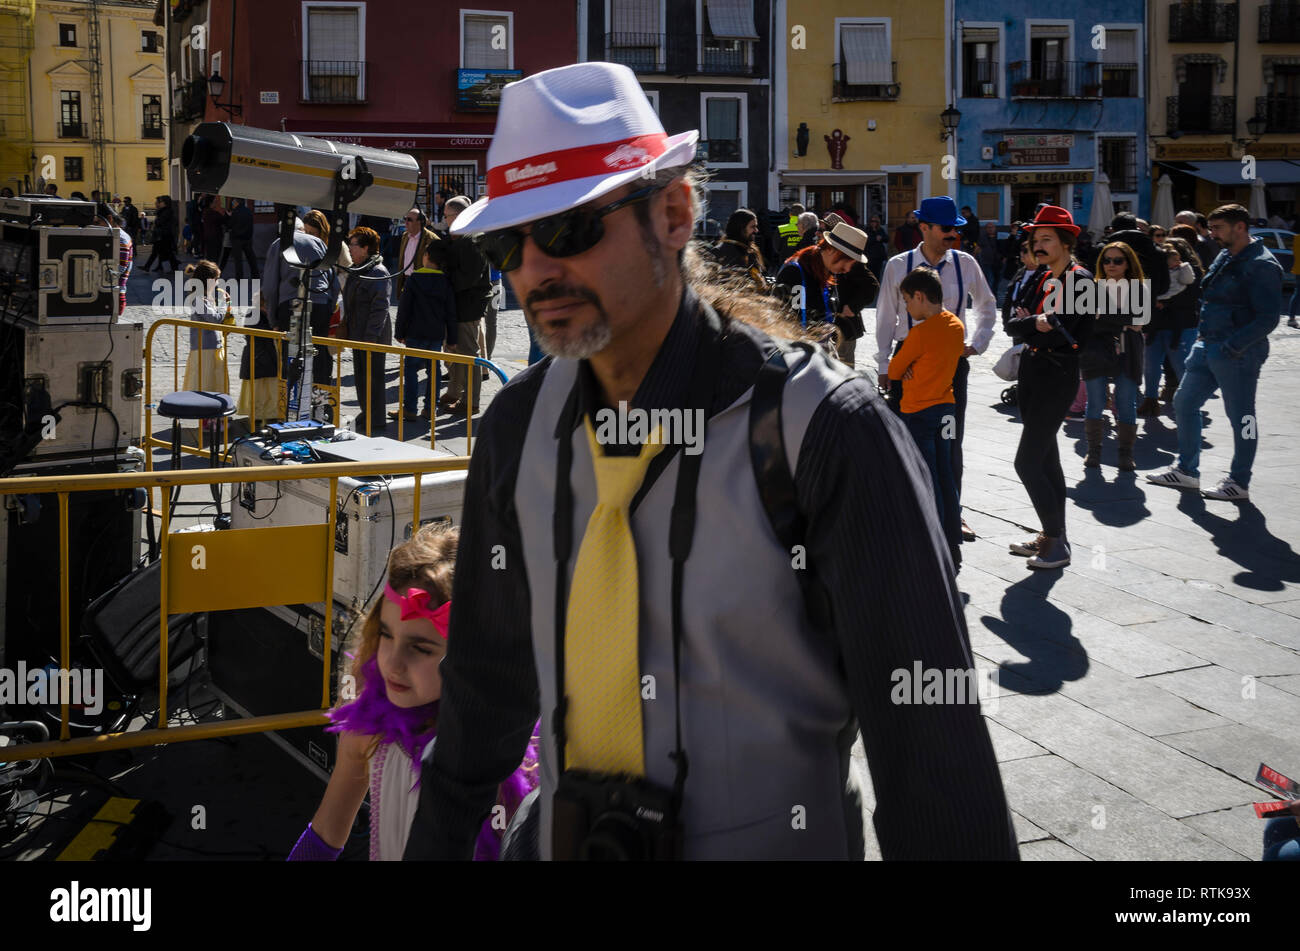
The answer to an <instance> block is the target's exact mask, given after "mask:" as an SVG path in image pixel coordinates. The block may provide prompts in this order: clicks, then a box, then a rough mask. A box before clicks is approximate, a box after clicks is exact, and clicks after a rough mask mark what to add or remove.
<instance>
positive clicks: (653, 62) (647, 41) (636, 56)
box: [605, 33, 668, 73]
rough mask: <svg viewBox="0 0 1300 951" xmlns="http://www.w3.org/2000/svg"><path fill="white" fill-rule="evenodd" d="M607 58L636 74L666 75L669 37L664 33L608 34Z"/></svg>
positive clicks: (606, 38)
mask: <svg viewBox="0 0 1300 951" xmlns="http://www.w3.org/2000/svg"><path fill="white" fill-rule="evenodd" d="M605 56H606V59H608V60H609V62H611V63H622V64H623V65H624V66H626V67H627V68H628V69H630V70H632V71H633V72H634V73H666V72H668V37H667V36H666V35H665V34H663V33H606V34H605Z"/></svg>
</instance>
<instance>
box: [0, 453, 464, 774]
mask: <svg viewBox="0 0 1300 951" xmlns="http://www.w3.org/2000/svg"><path fill="white" fill-rule="evenodd" d="M468 466H469V457H468V456H448V457H447V458H446V459H437V460H428V459H421V460H416V461H410V462H401V461H393V462H372V463H364V464H362V463H353V462H325V463H315V464H312V465H310V466H249V467H245V468H241V469H238V470H236V469H229V468H226V469H190V470H185V469H176V470H159V471H155V472H143V473H112V472H109V473H99V474H95V475H73V476H27V477H24V478H16V479H0V496H5V495H25V494H28V493H50V492H53V493H57V495H58V500H59V598H60V604H59V658H60V664H61V666H62V668H63V669H64V670H67V669H69V665H70V662H71V652H72V648H71V632H70V627H71V618H70V606H69V604H68V597H69V596H68V577H69V573H68V570H69V566H68V496H69V494H70V493H72V492H96V491H105V490H114V489H147V490H148V492H149V499H150V505H152V502H153V491H154V489H158V490H159V492H160V493H161V497H162V498H166V490H168V489H171V488H174V487H176V486H185V485H211V484H213V483H228V482H235V481H238V482H241V483H242V482H291V481H296V480H300V479H321V478H325V479H329V482H330V498H329V505H328V508H327V512H326V523H325V525H324V526H319V525H315V526H313V525H309V526H302V527H301V528H300V529H299V528H290V529H287V530H286V529H284V528H279V529H274V528H272V529H266V528H261V529H243V530H228V531H224V532H216V533H212V534H205V535H202V536H200V535H186V536H185V537H184V539H183V540H184V541H185V542H190V543H201V544H204V545H211V544H213V543H214V541H213V540H214V539H220V540H218V541H216V542H215V544H216V545H217V546H218V549H219V550H224V551H226V552H227V553H228V554H231V553H234V554H235V555H237V556H239V557H242V555H239V553H241V552H242V553H247V552H248V551H249V550H250V548H249V546H248V544H247V537H248V536H247V534H246V533H254V532H270V533H276V532H279V533H280V534H279V535H268V536H265V537H266V538H274V539H277V540H279V541H281V542H284V543H285V544H288V545H291V546H297V545H301V542H302V538H301V537H300V536H310V537H311V538H313V539H315V540H316V541H317V543H319V544H320V545H322V546H323V548H324V551H323V552H321V553H319V554H320V555H322V556H323V561H322V560H321V559H320V558H318V557H316V555H315V554H313V555H312V556H311V557H310V558H309V559H307V560H308V561H310V563H311V564H312V565H314V566H315V568H316V570H317V573H318V575H319V574H320V573H323V574H324V578H323V580H318V581H317V582H312V581H310V579H306V578H305V577H304V576H302V575H299V576H298V577H296V579H295V581H294V585H295V590H294V591H292V592H290V593H291V594H294V595H295V596H297V595H314V594H320V595H321V597H320V598H319V600H320V601H321V602H323V603H324V604H325V605H327V606H328V605H330V604H331V603H332V601H333V598H334V545H333V543H332V539H333V538H334V523H335V518H336V513H337V502H338V480H339V478H340V477H342V476H349V477H354V478H355V477H360V476H378V475H389V476H392V475H412V476H414V477H415V505H414V511H413V512H412V524H413V525H419V524H420V477H421V475H422V474H423V473H425V472H447V471H450V470H453V469H465V468H468ZM168 509H169V507H168V506H167V505H163V506H162V508H161V516H162V528H161V538H162V542H163V544H162V556H161V565H160V568H161V571H160V574H161V576H162V577H161V581H160V584H161V599H160V602H159V657H158V679H159V684H158V719H157V725H156V726H155V727H154V728H153V729H147V730H139V731H136V732H133V733H113V734H108V735H104V736H90V737H82V738H79V739H75V740H73V739H69V729H68V719H69V715H68V702H67V700H68V698H67V696H66V691H64V692H63V694H64V695H63V696H62V697H61V701H62V702H61V709H60V724H59V739H57V740H49V741H46V742H43V743H32V744H23V745H17V746H7V747H3V748H0V762H18V761H22V760H31V759H39V758H42V757H46V756H75V755H81V754H84V753H92V752H99V751H103V750H114V749H125V748H129V747H137V746H153V745H157V744H162V743H173V742H182V741H186V740H199V739H208V738H210V737H217V736H233V735H236V734H241V733H261V732H264V731H267V730H287V729H292V728H294V727H303V726H314V725H318V724H321V723H324V722H325V721H326V718H325V714H324V711H325V710H327V709H329V706H330V675H331V671H330V666H329V664H328V663H326V664H324V665H323V671H322V677H321V706H320V709H319V710H301V711H297V712H293V713H279V714H272V715H269V716H260V717H253V718H250V719H246V720H237V721H231V722H221V723H203V724H197V725H191V726H180V727H169V726H168V725H167V668H168V663H167V647H168V644H167V641H168V636H167V635H168V626H167V621H168V615H169V613H172V612H171V610H170V609H172V608H177V612H178V613H179V611H180V610H182V609H183V610H216V609H217V608H218V606H217V605H216V604H215V603H214V602H213V601H212V600H211V596H210V592H209V593H207V594H204V593H198V592H196V588H195V585H194V584H193V581H192V579H186V578H185V577H184V576H183V575H181V576H178V577H176V578H173V577H172V570H171V566H170V565H169V562H170V561H171V556H172V555H173V554H177V553H180V554H183V552H178V551H177V549H179V547H180V544H181V543H180V542H178V541H177V539H179V538H181V536H180V535H179V534H174V533H171V532H170V527H171V518H170V513H169V511H168ZM223 536H230V537H231V538H230V540H227V539H226V538H223ZM235 536H244V537H243V538H238V537H235ZM294 551H300V549H298V548H294ZM259 557H262V558H271V559H274V558H281V559H283V554H282V552H281V553H280V554H277V552H276V547H275V546H274V545H266V546H264V550H263V554H262V555H260V556H259ZM279 564H281V565H282V564H283V560H282V561H280V562H279ZM272 590H273V589H269V588H264V589H263V591H262V593H261V595H260V597H261V598H265V597H268V596H270V597H276V598H278V597H280V596H281V593H280V592H276V593H275V594H273V595H272V594H271V593H270V592H271V591H272ZM173 597H176V598H177V599H178V600H180V601H181V604H180V605H179V606H177V605H175V604H173V601H172V599H173ZM205 599H206V600H205ZM258 600H259V597H255V596H253V595H251V594H250V593H249V592H243V593H241V595H240V596H239V597H238V598H233V599H232V600H231V602H230V603H229V604H223V605H220V607H222V608H226V607H231V608H234V607H255V606H267V605H271V604H288V603H294V604H296V603H301V602H300V601H298V600H295V599H290V598H286V599H285V600H283V601H279V600H271V601H263V603H262V604H261V605H258V604H255V603H254V602H256V601H258ZM310 600H313V601H314V600H317V599H315V598H311V599H310ZM236 602H237V603H236ZM333 620H334V612H333V610H330V609H328V607H327V610H326V611H325V632H324V644H323V649H322V656H324V657H329V656H330V651H331V647H332V638H333Z"/></svg>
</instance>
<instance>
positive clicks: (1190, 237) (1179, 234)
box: [1166, 225, 1200, 242]
mask: <svg viewBox="0 0 1300 951" xmlns="http://www.w3.org/2000/svg"><path fill="white" fill-rule="evenodd" d="M1166 237H1168V238H1182V239H1183V240H1184V241H1188V242H1191V241H1195V240H1196V239H1197V238H1199V237H1200V235H1198V234H1197V233H1196V229H1195V228H1193V227H1192V226H1191V225H1174V226H1173V227H1172V228H1170V229H1169V231H1168V232H1166Z"/></svg>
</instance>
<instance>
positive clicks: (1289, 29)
mask: <svg viewBox="0 0 1300 951" xmlns="http://www.w3.org/2000/svg"><path fill="white" fill-rule="evenodd" d="M1259 42H1261V43H1300V3H1266V4H1264V6H1262V7H1260V8H1259Z"/></svg>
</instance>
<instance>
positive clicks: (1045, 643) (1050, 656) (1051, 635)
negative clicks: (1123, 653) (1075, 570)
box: [975, 570, 1088, 695]
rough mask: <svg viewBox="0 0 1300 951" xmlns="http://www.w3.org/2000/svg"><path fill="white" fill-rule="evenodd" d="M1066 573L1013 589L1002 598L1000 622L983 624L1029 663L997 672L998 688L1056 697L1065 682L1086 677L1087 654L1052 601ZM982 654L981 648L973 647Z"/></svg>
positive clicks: (988, 618) (1044, 575) (1033, 578)
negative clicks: (1052, 593)
mask: <svg viewBox="0 0 1300 951" xmlns="http://www.w3.org/2000/svg"><path fill="white" fill-rule="evenodd" d="M1061 574H1062V572H1061V571H1060V570H1057V571H1044V572H1035V573H1034V574H1032V575H1030V576H1029V577H1027V578H1025V579H1024V580H1023V581H1017V582H1016V583H1015V584H1012V585H1010V586H1009V587H1008V588H1007V589H1006V592H1005V593H1004V594H1003V596H1002V605H1001V615H1002V616H1001V617H994V616H992V615H988V614H986V615H984V616H983V617H981V618H980V622H981V623H982V624H983V625H984V626H985V627H986V628H987V629H988V630H989V631H990V632H992V633H993V634H995V635H997V636H998V637H1000V638H1002V640H1003V641H1005V642H1006V643H1007V645H1008V646H1010V647H1012V648H1014V649H1015V650H1016V652H1017V653H1020V654H1023V655H1024V656H1025V657H1027V658H1029V660H1028V661H1025V662H1020V661H1011V662H1006V663H1003V664H1000V665H999V667H998V683H999V684H1000V685H1001V686H1004V687H1006V688H1008V689H1009V690H1014V691H1016V692H1017V693H1022V694H1031V695H1044V694H1051V693H1056V692H1057V691H1058V690H1060V689H1061V687H1062V686H1063V685H1064V684H1065V683H1066V681H1074V680H1082V679H1083V678H1084V676H1085V675H1086V674H1087V673H1088V652H1087V651H1086V650H1084V647H1083V645H1082V644H1081V643H1080V642H1079V639H1078V638H1076V637H1075V636H1074V634H1073V633H1072V630H1073V622H1072V621H1071V620H1070V616H1069V615H1068V614H1066V613H1065V612H1064V611H1062V610H1061V609H1060V608H1058V607H1057V606H1056V605H1055V604H1053V603H1052V602H1051V601H1049V600H1048V597H1047V596H1048V594H1049V593H1050V592H1051V589H1052V586H1053V585H1055V584H1056V582H1057V580H1058V579H1060V577H1061ZM975 651H976V652H978V651H979V648H978V647H977V648H975Z"/></svg>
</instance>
